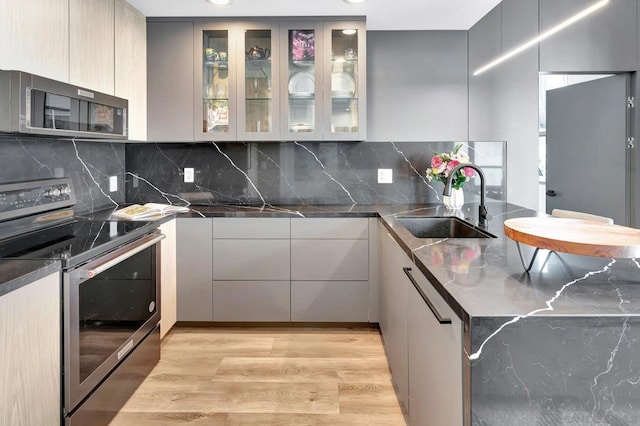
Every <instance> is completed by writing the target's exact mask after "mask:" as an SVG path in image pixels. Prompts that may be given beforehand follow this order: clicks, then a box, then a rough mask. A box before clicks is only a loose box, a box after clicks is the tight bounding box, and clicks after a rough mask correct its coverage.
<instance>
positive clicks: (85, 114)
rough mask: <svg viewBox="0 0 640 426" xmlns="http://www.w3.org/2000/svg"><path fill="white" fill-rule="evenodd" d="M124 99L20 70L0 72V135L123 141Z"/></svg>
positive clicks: (124, 124) (125, 118) (126, 104)
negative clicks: (17, 134)
mask: <svg viewBox="0 0 640 426" xmlns="http://www.w3.org/2000/svg"><path fill="white" fill-rule="evenodd" d="M127 108H128V101H127V100H126V99H122V98H118V97H115V96H111V95H107V94H105V93H100V92H96V91H93V90H88V89H85V88H82V87H78V86H73V85H71V84H68V83H63V82H60V81H55V80H51V79H48V78H44V77H39V76H37V75H33V74H28V73H25V72H21V71H0V132H10V133H26V134H33V135H47V136H62V137H65V136H70V137H78V138H87V139H94V138H105V139H127Z"/></svg>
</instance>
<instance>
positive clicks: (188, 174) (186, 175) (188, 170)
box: [184, 167, 194, 183]
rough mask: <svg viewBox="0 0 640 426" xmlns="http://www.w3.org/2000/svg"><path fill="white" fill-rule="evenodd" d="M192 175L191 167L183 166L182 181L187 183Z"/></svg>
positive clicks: (191, 178) (191, 180)
mask: <svg viewBox="0 0 640 426" xmlns="http://www.w3.org/2000/svg"><path fill="white" fill-rule="evenodd" d="M193 177H194V171H193V167H185V168H184V181H185V182H187V183H192V182H193Z"/></svg>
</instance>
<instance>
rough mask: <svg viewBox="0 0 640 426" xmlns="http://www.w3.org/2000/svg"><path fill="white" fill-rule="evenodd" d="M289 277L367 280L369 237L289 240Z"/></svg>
mask: <svg viewBox="0 0 640 426" xmlns="http://www.w3.org/2000/svg"><path fill="white" fill-rule="evenodd" d="M291 279H292V280H298V281H321V280H342V281H367V280H368V279H369V242H368V240H291Z"/></svg>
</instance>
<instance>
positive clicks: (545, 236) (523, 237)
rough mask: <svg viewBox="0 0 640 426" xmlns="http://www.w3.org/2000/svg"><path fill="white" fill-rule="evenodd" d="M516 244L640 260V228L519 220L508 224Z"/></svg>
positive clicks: (508, 233)
mask: <svg viewBox="0 0 640 426" xmlns="http://www.w3.org/2000/svg"><path fill="white" fill-rule="evenodd" d="M504 234H505V235H506V236H507V237H509V238H511V239H512V240H514V241H517V242H520V243H523V244H527V245H530V246H533V247H538V248H542V249H547V250H553V251H557V252H562V253H570V254H578V255H582V256H594V257H613V258H634V257H638V258H640V229H635V228H629V227H626V226H620V225H609V224H605V223H600V222H592V221H587V220H580V219H566V218H555V217H519V218H515V219H508V220H506V221H505V222H504Z"/></svg>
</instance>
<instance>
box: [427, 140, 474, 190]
mask: <svg viewBox="0 0 640 426" xmlns="http://www.w3.org/2000/svg"><path fill="white" fill-rule="evenodd" d="M460 148H462V144H458V145H456V146H455V148H454V149H453V151H451V152H442V153H440V154H436V155H434V156H433V157H432V158H431V167H429V168H428V169H427V179H428V180H429V182H431V181H432V180H435V181H439V182H443V183H444V182H446V181H447V178H448V177H449V174H450V173H451V170H452V169H453V168H454V167H455V166H457V165H458V164H460V163H468V162H469V157H468V156H467V154H465V153H463V152H460ZM475 174H476V172H475V170H473V169H472V168H470V167H463V168H462V169H460V170H458V171H457V172H456V173H455V175H454V176H453V179H452V182H451V185H452V186H453V187H454V188H455V189H460V188H462V184H463V183H465V182H466V181H468V180H469V179H471V178H472V177H474V176H475Z"/></svg>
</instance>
